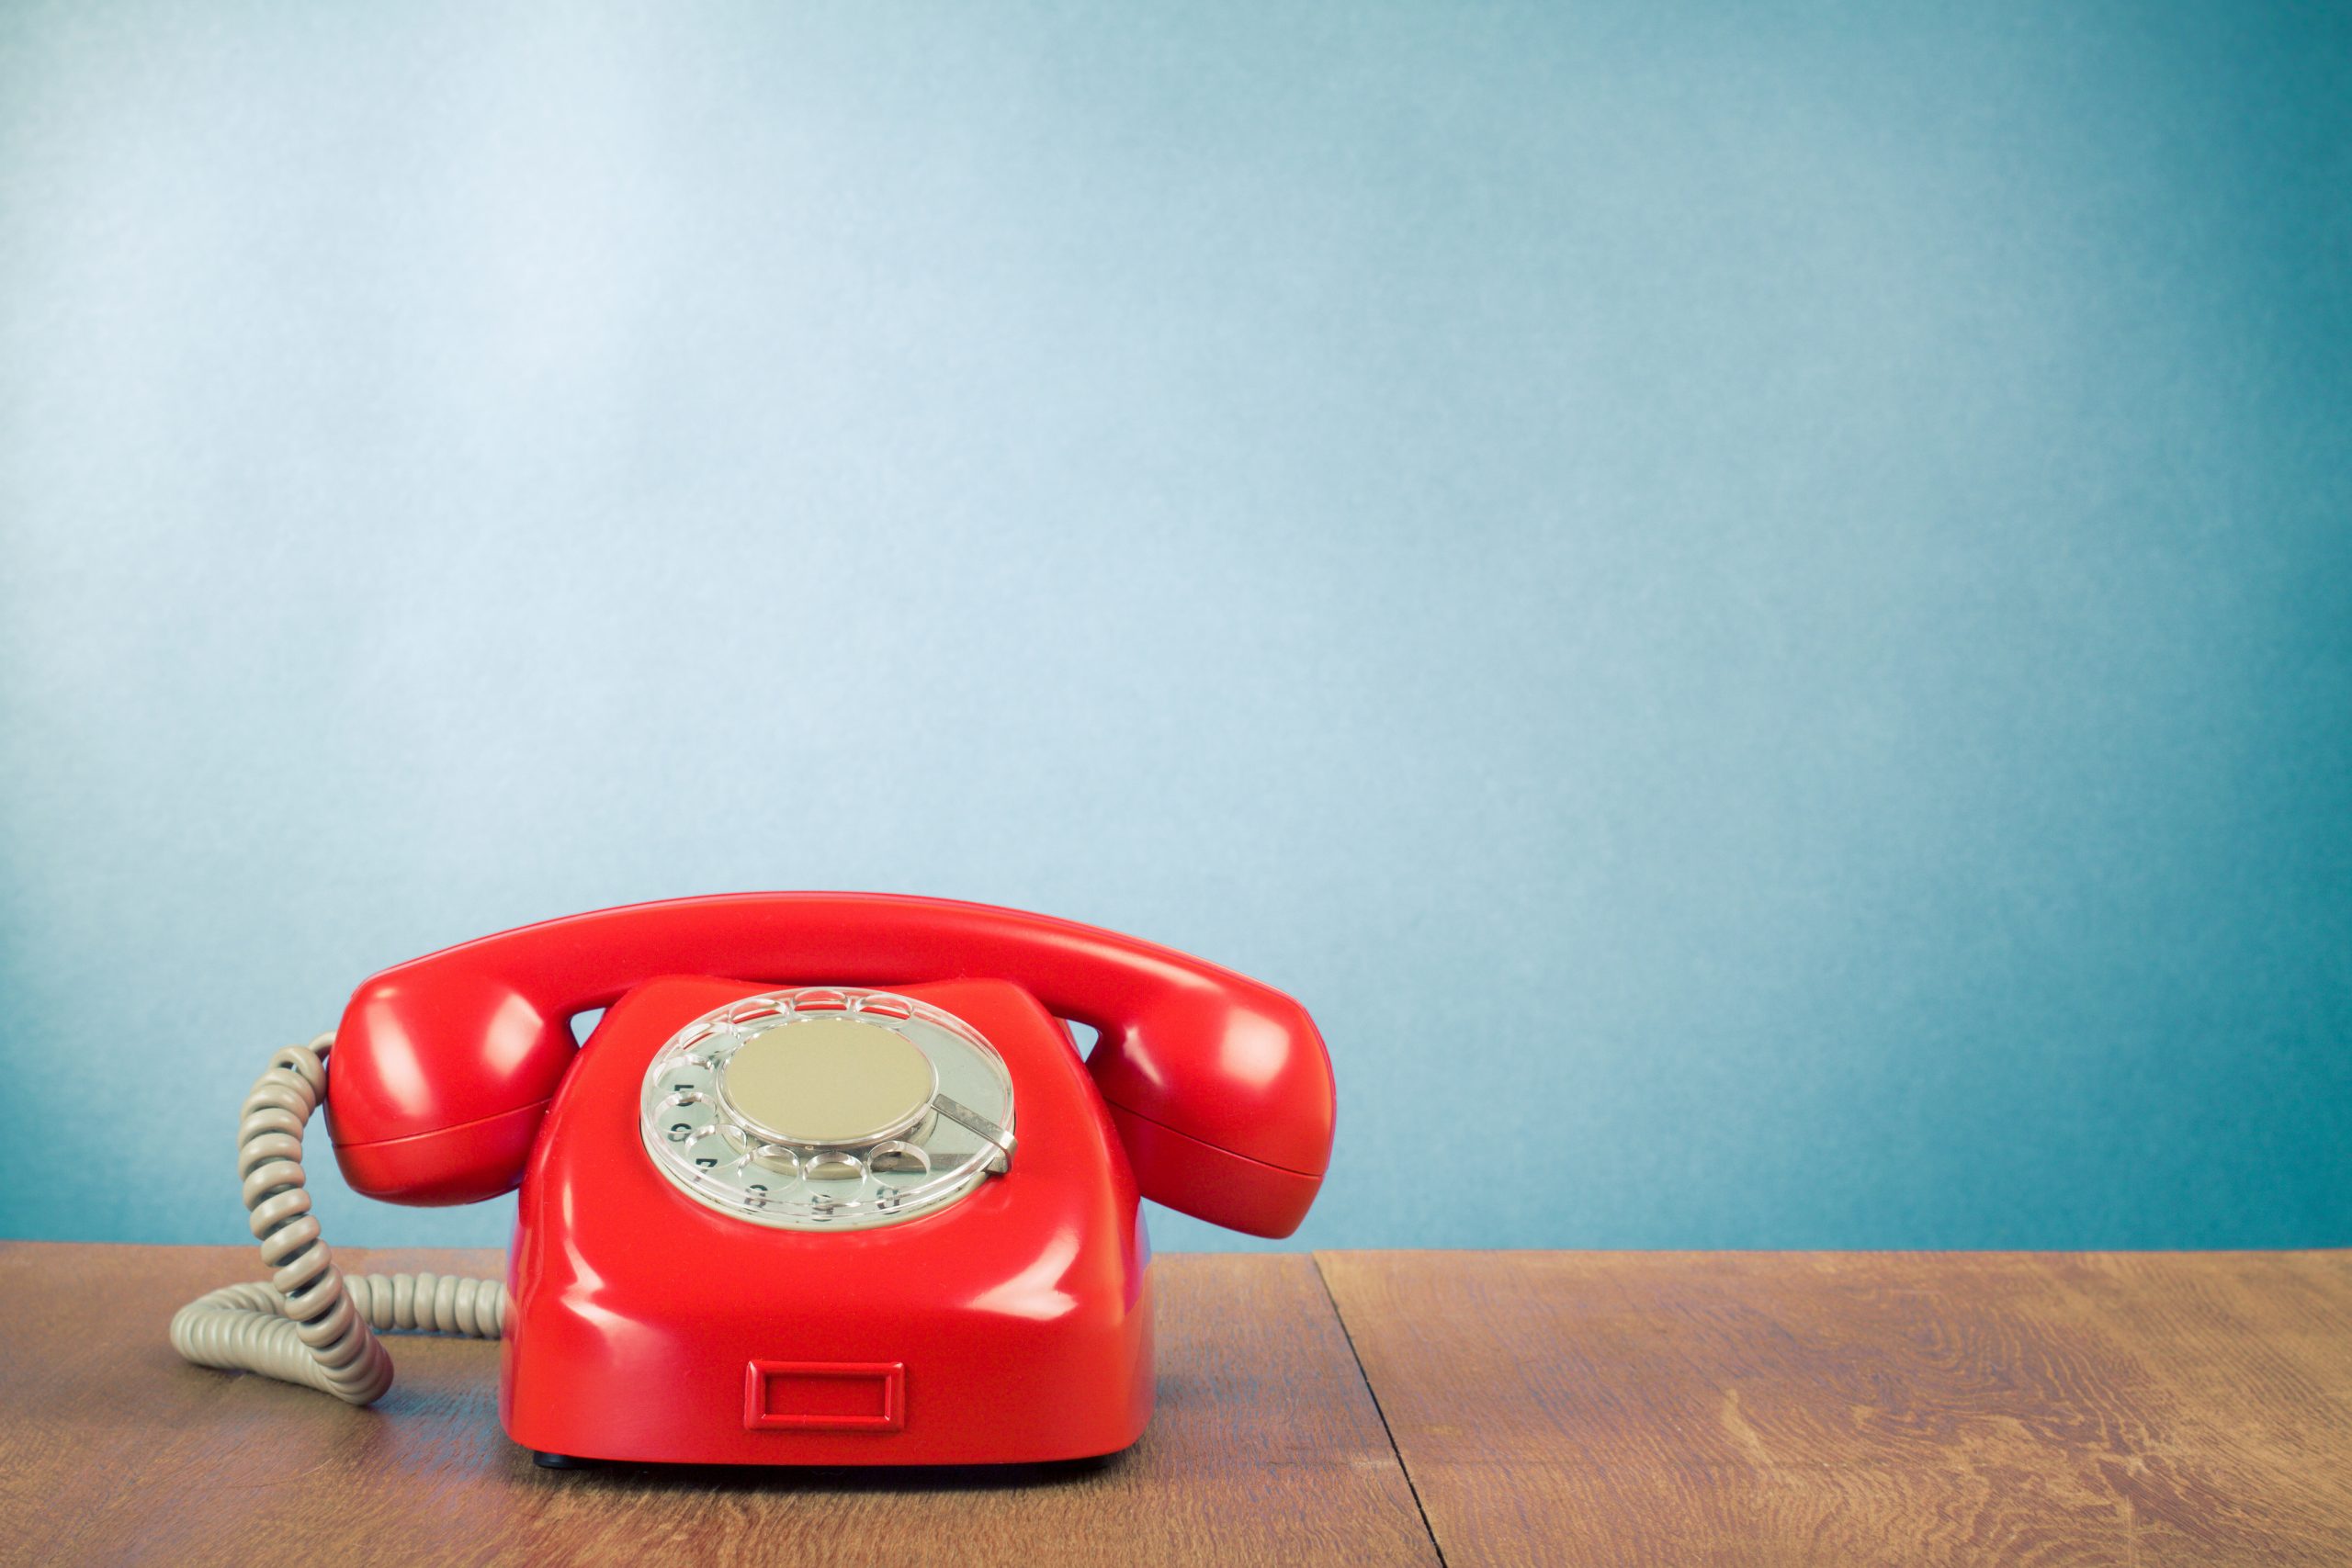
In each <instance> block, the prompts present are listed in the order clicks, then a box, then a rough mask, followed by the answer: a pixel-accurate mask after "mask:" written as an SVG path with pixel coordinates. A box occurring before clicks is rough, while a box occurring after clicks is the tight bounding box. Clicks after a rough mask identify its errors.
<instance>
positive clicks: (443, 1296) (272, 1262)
mask: <svg viewBox="0 0 2352 1568" xmlns="http://www.w3.org/2000/svg"><path fill="white" fill-rule="evenodd" d="M333 1049H334V1035H333V1034H322V1035H320V1036H319V1037H318V1038H317V1039H316V1040H313V1041H311V1043H310V1044H308V1045H288V1047H287V1048H286V1049H285V1050H283V1051H280V1052H279V1053H278V1054H277V1055H275V1056H273V1057H271V1058H270V1063H269V1070H268V1071H267V1072H266V1073H264V1074H262V1076H261V1077H260V1078H259V1079H258V1080H257V1081H256V1082H255V1083H254V1090H253V1092H252V1093H251V1094H249V1095H247V1096H246V1097H245V1109H244V1113H243V1119H242V1120H241V1121H240V1122H238V1124H237V1175H238V1177H239V1179H242V1180H243V1182H244V1197H245V1207H246V1208H247V1209H248V1210H250V1211H251V1212H252V1215H253V1232H254V1239H255V1240H257V1241H259V1242H260V1243H261V1259H262V1261H263V1262H264V1263H266V1264H268V1265H269V1266H270V1268H271V1269H275V1270H276V1272H275V1273H274V1274H272V1275H271V1277H270V1281H269V1283H268V1284H266V1285H265V1284H260V1283H258V1282H256V1283H254V1284H244V1285H225V1286H223V1287H221V1288H220V1290H217V1291H213V1292H209V1293H207V1294H205V1295H202V1296H199V1297H198V1298H197V1299H196V1300H195V1301H192V1302H190V1303H188V1304H187V1305H186V1306H184V1307H182V1308H180V1310H179V1311H178V1312H177V1313H176V1314H174V1316H173V1318H172V1348H173V1349H175V1350H177V1351H178V1352H179V1353H180V1354H181V1355H182V1356H183V1357H185V1358H187V1359H188V1360H191V1361H194V1362H195V1363H197V1365H198V1366H203V1367H232V1368H242V1369H243V1370H244V1371H254V1372H261V1373H264V1374H266V1375H267V1376H269V1377H274V1378H279V1379H282V1380H283V1381H285V1382H300V1383H308V1384H310V1385H311V1387H312V1388H315V1389H319V1390H321V1391H322V1392H324V1393H331V1394H334V1396H335V1397H336V1398H337V1399H341V1400H345V1401H346V1402H348V1403H350V1404H370V1403H372V1402H373V1401H375V1400H377V1399H379V1398H380V1397H382V1395H383V1393H384V1391H385V1390H386V1389H388V1388H390V1387H391V1386H392V1358H391V1356H390V1354H389V1353H388V1352H386V1350H385V1349H384V1347H383V1345H382V1344H381V1343H380V1342H379V1341H378V1339H377V1338H376V1330H378V1329H379V1328H380V1329H390V1328H421V1329H424V1330H425V1331H427V1332H428V1333H435V1334H463V1335H468V1336H469V1337H473V1338H476V1339H495V1338H497V1337H499V1334H500V1331H501V1330H503V1328H504V1327H505V1325H506V1287H505V1285H504V1284H503V1283H501V1282H500V1281H499V1280H469V1279H457V1278H452V1277H448V1276H444V1275H437V1274H353V1275H350V1276H348V1277H346V1276H345V1275H344V1273H343V1272H342V1271H341V1270H340V1269H336V1268H335V1266H334V1258H333V1257H332V1256H331V1255H330V1254H329V1253H328V1251H327V1244H326V1243H325V1242H324V1241H322V1240H321V1239H320V1236H319V1222H318V1221H317V1220H316V1219H315V1218H313V1217H312V1215H311V1195H310V1193H309V1192H308V1191H306V1190H304V1184H305V1182H306V1180H307V1178H306V1177H305V1176H304V1175H303V1171H302V1129H303V1127H304V1126H305V1125H307V1124H308V1123H309V1122H310V1120H311V1112H312V1111H316V1110H317V1109H318V1108H319V1100H321V1099H322V1097H323V1096H324V1095H325V1093H326V1085H327V1055H328V1053H329V1052H331V1051H332V1050H333Z"/></svg>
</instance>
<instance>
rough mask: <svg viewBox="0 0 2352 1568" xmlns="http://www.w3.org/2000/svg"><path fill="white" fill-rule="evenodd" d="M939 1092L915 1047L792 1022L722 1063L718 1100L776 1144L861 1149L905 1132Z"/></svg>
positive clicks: (830, 1023)
mask: <svg viewBox="0 0 2352 1568" xmlns="http://www.w3.org/2000/svg"><path fill="white" fill-rule="evenodd" d="M938 1090H939V1073H938V1069H936V1068H935V1067H933V1066H932V1062H931V1058H930V1057H929V1056H927V1055H924V1054H923V1050H922V1046H920V1045H917V1044H916V1043H914V1042H913V1041H911V1040H910V1039H908V1038H907V1037H906V1036H905V1035H903V1034H900V1033H899V1032H898V1031H896V1030H894V1029H885V1028H883V1027H882V1026H881V1025H879V1024H875V1023H865V1022H862V1021H858V1020H855V1019H848V1018H810V1019H796V1020H794V1021H792V1022H790V1023H786V1024H782V1025H779V1026H778V1027H776V1028H775V1029H771V1030H769V1031H767V1032H765V1033H763V1034H756V1035H753V1036H752V1038H751V1039H750V1040H747V1041H745V1042H744V1043H743V1044H742V1045H741V1046H740V1047H739V1048H738V1049H737V1050H736V1052H735V1055H733V1056H732V1057H730V1058H729V1060H728V1063H727V1066H726V1068H725V1070H724V1071H723V1073H722V1074H721V1075H720V1077H719V1082H718V1092H719V1095H720V1098H722V1099H723V1100H726V1102H727V1105H728V1108H729V1110H731V1111H734V1112H735V1114H736V1115H737V1116H738V1117H740V1118H741V1119H742V1122H743V1124H744V1125H745V1126H746V1127H748V1128H750V1129H751V1130H752V1132H754V1133H757V1134H761V1135H762V1136H763V1137H766V1138H768V1139H770V1140H772V1141H774V1142H776V1143H783V1144H864V1143H871V1142H873V1141H875V1140H876V1139H877V1138H888V1137H890V1136H892V1135H893V1134H898V1133H901V1132H903V1131H905V1130H906V1129H907V1128H908V1127H910V1126H911V1125H913V1124H914V1123H915V1122H917V1121H920V1120H921V1119H922V1113H923V1110H924V1108H925V1107H927V1106H929V1105H930V1103H931V1097H932V1096H933V1094H936V1093H937V1092H938Z"/></svg>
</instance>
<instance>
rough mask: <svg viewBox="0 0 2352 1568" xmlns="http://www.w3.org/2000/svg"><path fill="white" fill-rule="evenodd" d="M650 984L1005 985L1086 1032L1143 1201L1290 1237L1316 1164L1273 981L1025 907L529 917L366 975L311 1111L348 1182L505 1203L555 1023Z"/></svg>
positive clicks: (1321, 1153)
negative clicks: (326, 1084) (1092, 1038)
mask: <svg viewBox="0 0 2352 1568" xmlns="http://www.w3.org/2000/svg"><path fill="white" fill-rule="evenodd" d="M662 976H725V977H728V978H732V979H740V980H747V981H754V982H760V983H774V984H777V985H786V984H795V983H803V984H805V983H818V982H821V983H827V984H842V985H856V986H876V987H889V986H893V985H908V984H913V983H917V982H922V981H937V980H954V979H997V980H1005V981H1010V982H1012V983H1013V984H1015V985H1018V986H1020V987H1023V989H1025V990H1027V991H1028V992H1030V993H1031V994H1032V995H1034V996H1035V998H1037V1000H1038V1001H1039V1003H1041V1004H1042V1005H1043V1006H1044V1007H1045V1008H1046V1010H1047V1011H1048V1012H1050V1013H1052V1014H1054V1015H1055V1016H1057V1017H1059V1018H1065V1019H1071V1020H1075V1021H1078V1022H1080V1023H1083V1024H1086V1025H1088V1026H1090V1027H1091V1028H1092V1029H1094V1030H1095V1031H1097V1032H1098V1035H1099V1038H1098V1040H1097V1042H1096V1043H1095V1045H1094V1048H1093V1051H1092V1053H1091V1055H1089V1056H1088V1058H1087V1062H1086V1070H1087V1073H1088V1075H1089V1076H1090V1077H1091V1079H1092V1081H1093V1083H1094V1086H1095V1088H1096V1090H1097V1091H1098V1092H1099V1093H1100V1095H1101V1097H1102V1100H1103V1106H1104V1108H1105V1109H1106V1110H1107V1111H1108V1112H1109V1114H1110V1118H1111V1121H1112V1122H1113V1124H1114V1126H1115V1128H1116V1129H1117V1132H1118V1134H1119V1139H1120V1142H1121V1144H1122V1145H1123V1146H1124V1147H1125V1154H1126V1157H1127V1160H1128V1163H1129V1165H1130V1167H1131V1168H1132V1170H1133V1172H1134V1175H1135V1178H1136V1185H1137V1187H1138V1189H1139V1190H1140V1191H1141V1192H1142V1194H1143V1196H1145V1197H1147V1198H1149V1199H1152V1200H1153V1201H1157V1202H1160V1203H1164V1204H1166V1205H1167V1206H1168V1207H1170V1208H1171V1209H1175V1210H1178V1211H1181V1212H1182V1213H1188V1214H1192V1215H1193V1216H1195V1217H1197V1218H1200V1219H1204V1220H1207V1221H1209V1222H1210V1223H1212V1224H1219V1225H1224V1226H1227V1227H1229V1228H1232V1229H1235V1230H1239V1231H1246V1232H1249V1233H1250V1234H1252V1235H1263V1236H1284V1235H1290V1234H1291V1233H1292V1232H1294V1231H1295V1230H1296V1229H1297V1227H1298V1224H1299V1222H1300V1221H1301V1219H1303V1218H1304V1217H1305V1215H1306V1210H1307V1207H1308V1205H1309V1204H1310V1203H1312V1202H1313V1201H1314V1199H1315V1195H1316V1192H1317V1190H1318V1189H1319V1188H1320V1187H1321V1185H1322V1181H1323V1175H1324V1172H1325V1169H1326V1168H1327V1166H1328V1164H1329V1158H1330V1152H1331V1137H1332V1125H1333V1116H1334V1111H1335V1102H1334V1096H1333V1089H1332V1080H1331V1066H1330V1058H1329V1055H1328V1054H1327V1053H1326V1051H1325V1049H1324V1045H1323V1041H1322V1037H1321V1036H1320V1035H1319V1034H1318V1033H1317V1031H1316V1028H1315V1025H1314V1022H1313V1021H1312V1020H1310V1019H1309V1018H1308V1016H1307V1014H1306V1010H1305V1009H1303V1008H1301V1007H1300V1006H1299V1005H1298V1003H1296V1002H1295V1001H1293V1000H1292V999H1291V998H1289V997H1287V996H1285V995H1283V993H1282V992H1280V991H1277V990H1275V989H1273V988H1272V987H1268V986H1265V985H1261V984H1260V983H1259V982H1257V981H1255V980H1251V979H1250V978H1248V977H1246V976H1241V975H1238V974H1235V973H1233V972H1232V971H1230V970H1227V969H1223V968H1219V967H1218V966H1216V965H1215V964H1206V963H1203V962H1202V961H1200V960H1199V959H1195V958H1192V957H1188V956H1186V955H1185V954H1182V953H1177V952H1175V951H1173V950H1172V949H1169V948H1165V947H1160V946H1158V945H1155V944H1153V943H1150V942H1140V941H1137V940H1136V939H1135V938H1132V937H1126V936H1122V935H1119V934H1117V933H1115V932H1113V931H1103V930H1100V929H1097V928H1095V927H1091V926H1085V925H1080V924H1077V923H1075V922H1073V921H1069V920H1061V919H1052V918H1050V917H1047V916H1044V915H1035V914H1029V913H1025V912H1023V911H1020V910H1013V909H1002V908H991V907H989V906H987V905H980V904H967V903H961V902H956V901H952V900H947V899H937V898H919V897H903V896H899V895H892V894H873V893H742V894H723V895H718V896H717V897H704V898H683V899H674V900H670V901H666V902H661V903H651V904H638V905H631V906H628V907H625V908H614V909H604V910H598V911H595V912H594V913H590V914H583V915H573V916H570V917H567V918H565V919H556V920H548V921H545V922H543V923H541V924H538V925H533V926H526V927H523V928H520V929H518V930H515V931H505V932H502V933H500V934H498V935H495V936H489V937H484V938H481V940H479V941H475V942H466V943H463V944H461V945H459V946H457V947H452V948H448V949H446V950H444V951H442V952H440V953H433V954H430V955H428V956H426V957H424V958H419V959H416V960H414V961H413V962H411V963H407V964H400V965H398V966H397V967H394V968H391V969H388V970H385V971H384V972H383V973H381V974H379V975H378V976H375V977H373V978H372V979H370V980H368V981H367V982H366V983H365V984H364V985H362V986H361V987H359V989H358V991H357V992H356V994H355V995H354V996H353V998H352V999H351V1003H350V1006H349V1007H348V1008H347V1009H346V1010H345V1013H344V1017H343V1022H342V1025H341V1027H340V1028H339V1029H338V1030H337V1032H336V1035H335V1044H334V1073H333V1082H332V1086H331V1090H330V1094H329V1100H328V1107H327V1115H328V1122H329V1125H330V1128H331V1129H332V1132H333V1135H334V1145H335V1153H336V1156H337V1159H338V1161H339V1162H340V1164H341V1166H342V1168H343V1171H344V1174H345V1178H346V1179H348V1180H349V1181H350V1183H351V1185H352V1186H353V1187H354V1188H355V1189H356V1190H359V1191H361V1192H364V1193H367V1194H368V1195H370V1196H373V1197H377V1198H381V1199H386V1200H389V1201H394V1202H402V1203H424V1204H438V1203H469V1202H474V1201H480V1200H481V1199H485V1198H490V1197H494V1196H496V1195H497V1194H499V1193H501V1192H504V1191H507V1190H510V1189H512V1188H514V1187H515V1185H516V1184H517V1183H518V1182H520V1181H521V1179H522V1176H523V1170H524V1167H525V1164H526V1161H527V1159H528V1158H529V1156H530V1152H531V1148H532V1145H533V1144H534V1142H535V1141H536V1139H537V1134H538V1130H539V1123H540V1121H541V1120H542V1119H543V1118H544V1117H545V1115H546V1114H547V1110H548V1103H549V1101H550V1100H552V1099H553V1097H554V1095H555V1092H556V1089H557V1087H558V1085H559V1084H560V1082H561V1080H562V1078H563V1076H564V1073H565V1071H566V1069H567V1068H568V1067H569V1066H571V1058H572V1055H573V1054H574V1052H575V1051H576V1049H577V1043H576V1042H575V1041H574V1039H573V1036H572V1032H571V1020H572V1018H573V1017H574V1016H575V1015H577V1014H580V1013H582V1012H586V1011H590V1010H595V1009H599V1008H604V1007H608V1006H610V1005H611V1004H612V1003H614V1002H616V1001H617V1000H618V999H619V998H621V997H622V996H623V995H624V994H625V993H627V992H628V991H629V990H631V989H633V988H635V987H638V986H639V985H642V984H644V983H645V982H647V981H649V980H652V979H656V978H660V977H662Z"/></svg>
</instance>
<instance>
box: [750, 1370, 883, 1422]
mask: <svg viewBox="0 0 2352 1568" xmlns="http://www.w3.org/2000/svg"><path fill="white" fill-rule="evenodd" d="M906 1424H907V1364H906V1363H905V1362H904V1361H753V1362H752V1363H751V1364H750V1365H749V1366H747V1367H745V1368H744V1369H743V1425H744V1426H745V1427H747V1428H749V1429H750V1430H752V1431H754V1432H895V1431H898V1430H899V1428H901V1427H904V1426H905V1425H906Z"/></svg>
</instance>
